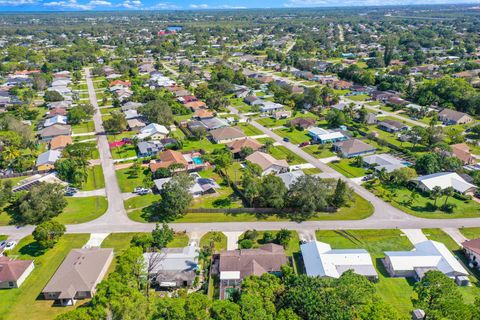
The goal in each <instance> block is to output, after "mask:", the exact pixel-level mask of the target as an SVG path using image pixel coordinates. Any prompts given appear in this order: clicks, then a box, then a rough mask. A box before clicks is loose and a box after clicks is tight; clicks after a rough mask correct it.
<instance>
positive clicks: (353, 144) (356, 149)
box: [335, 139, 375, 154]
mask: <svg viewBox="0 0 480 320" xmlns="http://www.w3.org/2000/svg"><path fill="white" fill-rule="evenodd" d="M335 146H337V147H338V148H340V149H341V151H342V153H344V154H352V153H361V152H366V151H369V150H375V147H372V146H371V145H369V144H367V143H365V142H362V141H360V140H358V139H350V140H345V141H340V142H336V143H335Z"/></svg>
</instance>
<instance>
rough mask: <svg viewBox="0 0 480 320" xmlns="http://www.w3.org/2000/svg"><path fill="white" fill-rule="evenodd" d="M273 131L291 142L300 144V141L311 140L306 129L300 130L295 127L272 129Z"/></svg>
mask: <svg viewBox="0 0 480 320" xmlns="http://www.w3.org/2000/svg"><path fill="white" fill-rule="evenodd" d="M273 132H275V133H276V134H278V135H279V136H280V137H282V138H288V139H289V140H290V142H291V143H293V144H300V143H302V142H307V141H310V140H311V138H310V137H309V136H308V135H307V132H308V131H306V130H303V131H300V130H297V129H295V128H290V129H287V128H285V129H278V130H274V131H273Z"/></svg>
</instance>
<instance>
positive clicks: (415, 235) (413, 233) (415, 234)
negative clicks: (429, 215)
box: [400, 229, 428, 245]
mask: <svg viewBox="0 0 480 320" xmlns="http://www.w3.org/2000/svg"><path fill="white" fill-rule="evenodd" d="M400 231H402V232H403V233H404V234H405V235H406V236H407V238H408V240H410V242H411V243H412V244H413V245H416V244H417V243H420V242H424V241H427V240H428V239H427V237H426V236H425V235H424V234H423V232H422V230H421V229H401V230H400Z"/></svg>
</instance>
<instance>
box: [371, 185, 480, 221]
mask: <svg viewBox="0 0 480 320" xmlns="http://www.w3.org/2000/svg"><path fill="white" fill-rule="evenodd" d="M370 189H371V191H372V192H373V193H374V194H375V195H377V196H379V197H381V198H383V199H384V200H385V201H387V202H390V204H391V205H393V206H394V207H396V208H398V209H400V210H402V211H405V212H406V213H408V214H411V215H414V216H417V217H420V218H429V219H453V218H478V217H480V204H479V203H477V202H475V201H473V200H467V201H462V200H458V199H456V198H453V197H450V198H449V199H448V203H451V204H454V205H455V206H456V207H455V208H454V209H453V213H446V212H443V211H440V210H439V209H436V210H435V209H434V208H433V203H434V201H433V200H432V199H430V198H428V197H425V196H423V195H422V194H420V193H418V192H417V194H418V197H417V198H416V199H415V200H414V201H413V202H412V204H410V203H409V202H408V201H409V199H410V195H411V191H410V190H408V189H407V188H405V187H390V186H382V185H379V184H376V185H374V186H373V187H372V188H370ZM444 202H445V197H440V198H439V199H438V200H437V205H438V206H440V205H441V204H443V203H444Z"/></svg>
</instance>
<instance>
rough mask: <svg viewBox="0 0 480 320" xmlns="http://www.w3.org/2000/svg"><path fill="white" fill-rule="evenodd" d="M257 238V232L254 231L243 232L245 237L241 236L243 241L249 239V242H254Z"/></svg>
mask: <svg viewBox="0 0 480 320" xmlns="http://www.w3.org/2000/svg"><path fill="white" fill-rule="evenodd" d="M257 237H258V231H257V230H255V229H253V230H247V231H245V235H244V236H243V238H244V239H249V240H255V239H256V238H257Z"/></svg>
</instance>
